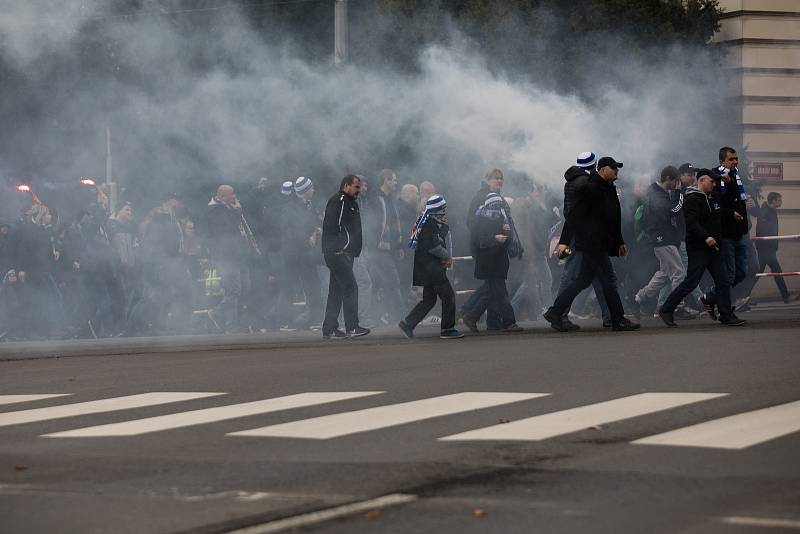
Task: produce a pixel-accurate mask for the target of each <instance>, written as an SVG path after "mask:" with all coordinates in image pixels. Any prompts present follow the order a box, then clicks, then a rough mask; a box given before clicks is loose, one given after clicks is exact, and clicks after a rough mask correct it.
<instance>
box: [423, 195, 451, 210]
mask: <svg viewBox="0 0 800 534" xmlns="http://www.w3.org/2000/svg"><path fill="white" fill-rule="evenodd" d="M446 206H447V202H445V200H444V197H443V196H442V195H433V196H431V197H430V198H429V199H428V200H426V201H425V211H427V212H430V213H435V212H437V211H440V210H442V209H444V208H445V207H446Z"/></svg>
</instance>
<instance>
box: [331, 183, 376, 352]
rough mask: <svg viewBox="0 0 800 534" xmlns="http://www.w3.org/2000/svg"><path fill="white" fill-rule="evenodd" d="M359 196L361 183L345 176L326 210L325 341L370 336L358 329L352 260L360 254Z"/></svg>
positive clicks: (364, 329)
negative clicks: (341, 317)
mask: <svg viewBox="0 0 800 534" xmlns="http://www.w3.org/2000/svg"><path fill="white" fill-rule="evenodd" d="M360 192H361V180H359V179H358V176H355V175H353V174H348V175H347V176H345V177H344V178H342V183H341V184H340V186H339V192H338V193H336V194H335V195H333V196H332V197H331V198H330V199H329V200H328V204H327V205H326V206H325V216H324V218H323V221H322V254H323V257H324V258H325V265H327V266H328V269H330V272H331V278H330V284H329V285H328V302H327V304H326V306H325V320H324V321H323V323H322V337H323V338H325V339H344V338H346V337H358V336H365V335H367V334H369V329H368V328H363V327H361V326H359V325H358V285H357V284H356V278H355V276H354V275H353V259H354V258H357V257H358V256H359V254H361V216H360V214H359V210H358V203H357V202H356V197H358V194H359V193H360ZM342 310H344V326H345V330H346V332H342V331H341V330H339V312H340V311H342Z"/></svg>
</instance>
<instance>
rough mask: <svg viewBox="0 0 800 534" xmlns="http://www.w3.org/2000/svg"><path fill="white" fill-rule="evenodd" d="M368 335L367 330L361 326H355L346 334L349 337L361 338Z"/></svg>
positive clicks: (368, 330)
mask: <svg viewBox="0 0 800 534" xmlns="http://www.w3.org/2000/svg"><path fill="white" fill-rule="evenodd" d="M369 333H370V329H369V328H364V327H363V326H357V327H355V328H353V329H352V330H350V331H349V332H347V335H349V336H350V337H361V336H366V335H367V334H369Z"/></svg>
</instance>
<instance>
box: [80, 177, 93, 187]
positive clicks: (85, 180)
mask: <svg viewBox="0 0 800 534" xmlns="http://www.w3.org/2000/svg"><path fill="white" fill-rule="evenodd" d="M81 185H95V183H94V180H92V179H91V178H81Z"/></svg>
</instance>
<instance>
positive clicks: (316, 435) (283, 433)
mask: <svg viewBox="0 0 800 534" xmlns="http://www.w3.org/2000/svg"><path fill="white" fill-rule="evenodd" d="M547 395H549V393H484V392H481V393H477V392H465V393H455V394H453V395H444V396H442V397H433V398H430V399H423V400H418V401H412V402H403V403H400V404H390V405H388V406H379V407H377V408H368V409H366V410H358V411H354V412H344V413H339V414H334V415H326V416H323V417H314V418H312V419H304V420H301V421H294V422H292V423H284V424H281V425H273V426H265V427H262V428H254V429H252V430H244V431H241V432H232V433H230V434H228V435H229V436H256V437H281V438H304V439H330V438H336V437H339V436H346V435H348V434H355V433H358V432H366V431H368V430H377V429H379V428H386V427H390V426H395V425H402V424H405V423H412V422H414V421H421V420H423V419H430V418H432V417H440V416H443V415H450V414H455V413H460V412H467V411H470V410H478V409H480V408H488V407H491V406H498V405H500V404H508V403H511V402H519V401H523V400H528V399H535V398H537V397H544V396H547Z"/></svg>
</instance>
